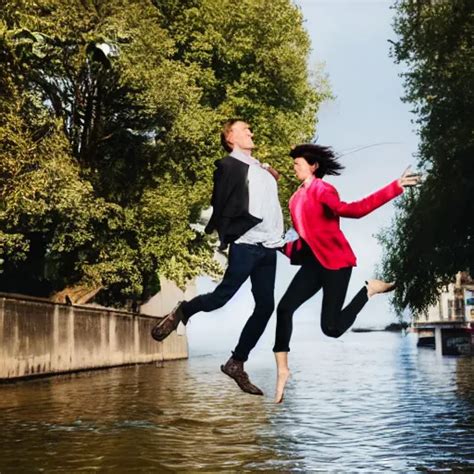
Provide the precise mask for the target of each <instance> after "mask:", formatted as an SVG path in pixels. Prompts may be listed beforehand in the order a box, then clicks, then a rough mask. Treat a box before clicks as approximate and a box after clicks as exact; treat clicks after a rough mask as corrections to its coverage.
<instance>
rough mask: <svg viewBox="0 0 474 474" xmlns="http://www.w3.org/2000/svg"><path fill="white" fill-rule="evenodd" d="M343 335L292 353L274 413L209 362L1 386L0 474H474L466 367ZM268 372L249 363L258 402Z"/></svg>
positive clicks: (380, 338) (390, 339)
mask: <svg viewBox="0 0 474 474" xmlns="http://www.w3.org/2000/svg"><path fill="white" fill-rule="evenodd" d="M344 337H345V342H344V343H343V344H331V343H330V342H326V341H325V342H324V343H322V344H320V345H315V344H314V343H313V342H312V341H308V343H306V342H305V341H301V342H299V345H298V346H297V347H298V349H297V350H295V351H294V352H293V351H292V353H291V364H292V378H291V379H290V383H289V386H288V389H287V391H286V394H285V401H284V403H283V404H282V405H274V404H273V403H272V401H271V396H268V395H267V396H266V397H254V396H248V395H244V394H241V393H240V392H239V390H238V389H237V387H236V386H235V384H234V383H233V382H232V381H231V380H230V379H228V378H226V377H225V376H223V375H222V374H221V373H220V371H219V369H218V367H219V365H220V363H221V360H220V358H218V357H214V356H208V357H201V358H198V359H190V360H189V361H177V362H170V363H166V364H165V365H164V367H162V368H159V367H156V366H153V365H148V366H139V367H126V368H119V369H113V370H108V371H102V372H91V373H88V374H86V373H84V374H81V375H78V376H69V377H57V378H53V379H49V380H41V381H39V380H38V381H30V382H27V383H19V384H16V385H7V386H3V387H0V424H1V426H2V456H1V457H0V472H3V471H13V470H18V471H21V470H23V471H31V470H40V469H43V470H46V471H55V470H57V471H63V472H64V471H66V472H71V471H76V470H86V471H88V470H99V469H100V470H102V469H103V470H110V471H111V470H118V471H142V472H147V471H150V470H159V471H161V472H167V471H175V470H184V471H195V470H207V471H212V470H219V471H221V470H274V471H292V470H303V471H341V472H354V471H359V470H360V471H363V470H366V471H367V470H368V471H396V470H399V471H410V470H416V469H420V470H434V471H436V470H438V471H442V470H449V469H459V470H462V469H464V470H474V460H473V452H474V412H473V406H474V398H473V390H472V389H473V384H474V377H473V375H474V360H473V359H464V358H458V359H453V358H444V359H441V360H440V359H438V358H436V355H435V353H434V352H432V351H420V350H417V349H416V347H415V343H414V341H413V340H411V339H407V338H405V339H402V338H400V337H399V336H398V335H394V334H386V333H377V334H357V335H355V334H348V335H346V336H344ZM271 364H272V361H271V357H270V356H269V354H267V352H264V351H260V352H256V354H255V356H254V359H253V361H251V362H250V363H249V364H248V367H249V371H250V372H251V373H252V378H253V379H254V380H255V382H256V383H257V384H259V385H260V386H262V387H263V388H264V390H265V392H266V393H268V394H270V395H271V393H272V391H273V389H274V377H275V374H274V372H273V366H272V365H271ZM20 449H21V451H20Z"/></svg>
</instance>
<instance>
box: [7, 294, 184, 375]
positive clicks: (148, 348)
mask: <svg viewBox="0 0 474 474" xmlns="http://www.w3.org/2000/svg"><path fill="white" fill-rule="evenodd" d="M159 320H160V318H158V317H156V316H151V315H146V314H137V313H130V312H127V311H120V310H117V309H112V308H102V307H100V308H96V307H93V306H69V305H66V304H58V303H52V302H50V301H48V300H46V299H43V298H33V297H28V296H23V295H12V294H7V293H0V382H2V381H3V382H4V381H11V380H16V379H22V378H29V377H36V376H45V375H54V374H61V373H67V372H76V371H82V370H91V369H100V368H107V367H116V366H120V365H129V364H143V363H150V362H155V361H163V360H173V359H184V358H187V357H188V345H187V337H186V332H185V330H180V331H178V332H174V333H173V334H172V335H171V336H170V337H169V338H167V339H166V340H165V341H164V342H162V343H158V342H156V341H154V340H153V339H152V338H151V337H150V331H151V328H152V327H153V326H154V325H155V324H156V323H157V322H158V321H159Z"/></svg>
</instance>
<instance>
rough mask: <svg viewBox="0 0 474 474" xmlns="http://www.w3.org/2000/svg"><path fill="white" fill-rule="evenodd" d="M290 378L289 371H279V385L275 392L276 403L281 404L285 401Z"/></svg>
mask: <svg viewBox="0 0 474 474" xmlns="http://www.w3.org/2000/svg"><path fill="white" fill-rule="evenodd" d="M289 378H290V371H289V370H279V371H278V375H277V384H276V392H275V403H281V402H282V401H283V395H284V393H285V386H286V382H288V379H289Z"/></svg>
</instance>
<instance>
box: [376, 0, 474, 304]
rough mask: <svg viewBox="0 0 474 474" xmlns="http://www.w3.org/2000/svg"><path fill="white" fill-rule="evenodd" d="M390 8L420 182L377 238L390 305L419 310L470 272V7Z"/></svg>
mask: <svg viewBox="0 0 474 474" xmlns="http://www.w3.org/2000/svg"><path fill="white" fill-rule="evenodd" d="M395 8H396V12H397V16H396V19H395V25H394V26H395V31H396V32H397V34H398V35H399V39H398V41H397V42H395V43H394V45H393V54H394V57H395V60H396V61H397V62H399V63H404V64H405V65H406V66H407V72H406V73H404V74H403V76H404V78H405V88H406V96H405V98H404V100H406V101H408V102H410V103H411V104H412V105H413V112H414V113H415V114H416V116H417V119H416V123H417V124H418V130H419V136H420V146H419V152H418V164H419V167H420V169H421V170H422V171H423V172H424V173H425V174H426V180H425V181H424V183H423V184H422V186H421V187H420V188H419V189H418V190H416V191H414V192H411V193H407V195H406V196H405V197H404V198H403V199H402V200H401V202H400V204H399V205H398V211H397V215H396V217H395V220H394V223H393V225H392V227H391V228H389V229H386V230H385V231H384V232H383V233H382V234H381V237H380V238H381V241H382V243H383V245H384V247H385V250H386V252H385V257H384V261H383V269H384V273H385V277H386V278H389V279H394V280H396V281H397V282H398V287H397V290H396V294H395V297H394V304H395V307H396V309H397V310H399V311H401V310H403V309H405V308H409V309H411V310H412V311H413V312H414V313H419V312H421V311H423V310H425V309H426V308H427V306H428V305H429V304H432V303H434V302H435V300H436V297H437V296H438V294H439V293H438V292H439V288H440V287H441V286H442V285H443V284H446V283H447V282H449V281H451V280H452V279H453V278H454V275H455V274H456V273H457V272H458V271H459V270H467V271H469V272H470V273H471V274H474V224H473V216H474V200H473V196H474V162H473V157H474V154H473V152H474V147H473V144H474V143H473V130H474V127H473V125H474V124H473V114H472V110H473V108H474V100H473V98H474V87H473V81H472V79H473V70H474V49H473V44H472V42H473V38H474V21H473V20H474V15H473V10H474V4H473V2H471V1H470V0H455V1H437V2H435V1H418V2H413V1H408V0H404V1H399V2H397V4H396V6H395Z"/></svg>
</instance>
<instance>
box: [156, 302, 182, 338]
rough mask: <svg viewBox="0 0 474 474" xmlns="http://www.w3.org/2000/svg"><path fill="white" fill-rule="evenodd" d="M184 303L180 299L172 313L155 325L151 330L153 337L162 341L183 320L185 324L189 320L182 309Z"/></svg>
mask: <svg viewBox="0 0 474 474" xmlns="http://www.w3.org/2000/svg"><path fill="white" fill-rule="evenodd" d="M182 304H183V303H182V301H180V302H179V303H178V304H177V305H176V307H175V308H174V309H173V311H171V313H169V314H167V315H166V316H165V317H164V318H163V319H162V320H161V321H160V322H159V323H158V324H157V325H156V326H154V327H153V329H152V330H151V337H153V339H155V340H157V341H159V342H161V341H163V340H164V339H166V338H167V337H168V336H169V335H170V334H171V333H172V332H173V331H174V330H175V329H176V328H177V327H178V324H179V323H180V322H181V321H182V322H183V324H186V323H187V322H188V321H187V319H186V318H185V317H184V314H183V311H182V309H181V306H182Z"/></svg>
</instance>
